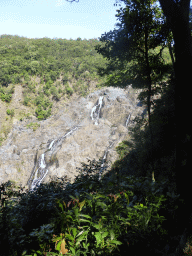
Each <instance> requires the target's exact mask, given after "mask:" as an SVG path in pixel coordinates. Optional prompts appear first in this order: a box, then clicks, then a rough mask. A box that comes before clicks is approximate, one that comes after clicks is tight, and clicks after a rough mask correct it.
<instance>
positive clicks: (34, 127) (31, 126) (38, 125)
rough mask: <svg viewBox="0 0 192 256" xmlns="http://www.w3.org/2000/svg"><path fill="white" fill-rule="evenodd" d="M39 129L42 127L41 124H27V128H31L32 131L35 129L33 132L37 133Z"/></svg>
mask: <svg viewBox="0 0 192 256" xmlns="http://www.w3.org/2000/svg"><path fill="white" fill-rule="evenodd" d="M38 127H40V124H38V123H29V124H27V128H31V129H33V131H36V130H37V128H38Z"/></svg>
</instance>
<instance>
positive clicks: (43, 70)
mask: <svg viewBox="0 0 192 256" xmlns="http://www.w3.org/2000/svg"><path fill="white" fill-rule="evenodd" d="M96 44H101V43H100V42H99V41H98V40H92V39H90V40H65V39H57V40H54V39H53V40H51V39H46V38H42V39H27V38H25V37H18V36H10V35H2V36H1V40H0V52H2V59H1V61H0V99H1V100H2V101H6V102H10V101H11V98H12V95H11V93H10V92H9V91H8V90H5V88H4V87H8V86H9V84H10V83H13V84H19V83H21V84H23V87H24V88H25V89H24V91H23V92H24V101H23V104H24V105H25V106H30V105H31V106H32V105H33V100H32V99H33V98H35V97H36V95H35V93H36V89H37V88H36V87H38V84H35V83H33V82H30V81H31V80H32V79H31V78H32V76H33V77H39V78H40V83H41V84H42V85H43V91H42V90H40V91H41V92H42V93H43V94H44V96H45V97H47V98H48V99H49V100H50V97H51V96H53V97H52V99H53V100H59V99H60V98H61V97H62V96H63V94H65V93H66V94H67V96H68V97H70V96H71V95H72V94H73V89H72V88H73V86H71V85H70V86H71V87H69V86H67V87H65V88H60V89H59V91H58V93H57V92H56V90H55V89H52V91H50V88H51V87H53V86H54V83H55V86H56V87H57V86H59V84H61V83H63V85H66V84H67V82H70V83H72V84H73V83H75V79H79V77H81V78H82V79H83V80H85V81H86V79H88V77H89V79H93V80H95V79H96V80H100V79H101V78H100V77H98V76H97V73H96V72H97V68H98V67H100V66H102V67H103V66H104V65H105V63H106V60H105V59H104V58H103V57H102V56H101V55H99V54H98V53H97V52H96V50H95V49H94V46H95V45H96ZM86 72H87V73H86ZM88 74H89V75H88ZM60 78H61V82H60V81H57V79H60ZM23 80H24V81H23ZM72 80H73V81H72ZM38 90H39V89H38ZM86 90H87V89H86ZM76 93H79V94H82V90H81V91H80V92H79V91H76ZM29 103H30V104H29ZM32 107H33V106H32ZM38 112H39V111H38ZM42 116H44V118H46V116H48V115H46V114H43V115H42Z"/></svg>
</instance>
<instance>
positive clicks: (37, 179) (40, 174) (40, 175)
mask: <svg viewBox="0 0 192 256" xmlns="http://www.w3.org/2000/svg"><path fill="white" fill-rule="evenodd" d="M77 128H78V126H76V127H75V128H73V129H71V130H70V131H69V132H68V133H66V134H65V135H64V136H62V137H61V138H59V139H58V140H53V141H52V142H51V143H50V145H49V148H48V150H46V152H47V151H50V150H53V148H55V147H56V146H57V145H58V144H59V142H60V141H61V140H62V139H64V138H66V137H67V136H68V135H70V134H72V133H73V132H74V131H75V130H77ZM53 146H54V147H53ZM46 152H45V153H43V154H42V155H41V157H40V159H39V163H38V168H37V170H36V172H35V175H34V178H33V180H32V183H31V190H34V188H35V187H37V186H39V185H40V184H41V182H42V180H43V179H44V178H45V176H46V175H47V173H48V169H46V163H45V158H44V157H45V154H46Z"/></svg>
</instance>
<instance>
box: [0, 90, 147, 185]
mask: <svg viewBox="0 0 192 256" xmlns="http://www.w3.org/2000/svg"><path fill="white" fill-rule="evenodd" d="M144 111H145V110H144V107H142V106H141V104H139V101H138V100H137V93H136V92H133V91H132V88H131V87H130V86H128V87H127V88H126V89H119V88H112V87H110V88H104V89H101V90H97V91H95V92H93V93H91V94H89V95H88V96H87V97H86V98H83V97H75V98H73V99H72V100H71V101H70V102H69V103H66V104H65V105H64V106H63V107H62V108H61V109H60V110H59V111H58V112H57V114H55V115H53V116H51V117H50V118H49V119H47V120H44V121H40V122H38V124H39V125H38V124H37V126H36V128H37V129H32V128H33V127H34V126H33V125H34V123H35V122H37V121H36V120H26V121H23V122H20V121H17V122H16V123H15V124H14V126H13V129H12V131H11V132H10V134H9V136H8V139H7V140H6V141H5V142H4V144H3V146H1V148H0V183H2V182H6V181H8V180H14V181H16V182H18V184H20V185H22V186H29V187H30V188H34V187H35V186H36V185H38V184H40V183H41V182H47V181H49V180H50V178H51V177H53V176H55V175H56V176H57V177H62V176H64V175H67V176H68V177H69V178H72V180H73V179H74V176H75V175H76V167H80V166H81V162H84V163H86V162H87V159H96V160H98V159H99V158H103V160H105V159H107V160H108V161H111V162H114V161H115V160H116V159H117V154H116V151H115V147H116V146H117V145H118V144H119V142H121V141H122V140H125V139H126V138H127V135H128V129H129V127H130V126H131V125H134V123H133V120H134V117H136V116H137V115H142V113H144ZM27 125H28V127H31V128H27Z"/></svg>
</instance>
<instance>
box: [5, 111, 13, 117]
mask: <svg viewBox="0 0 192 256" xmlns="http://www.w3.org/2000/svg"><path fill="white" fill-rule="evenodd" d="M6 112H7V115H10V116H11V117H13V116H14V114H15V112H14V109H7V111H6Z"/></svg>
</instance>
